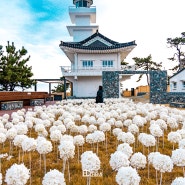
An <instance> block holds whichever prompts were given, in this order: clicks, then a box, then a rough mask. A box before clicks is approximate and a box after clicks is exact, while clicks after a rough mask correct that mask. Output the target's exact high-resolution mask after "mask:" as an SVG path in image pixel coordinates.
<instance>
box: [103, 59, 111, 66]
mask: <svg viewBox="0 0 185 185" xmlns="http://www.w3.org/2000/svg"><path fill="white" fill-rule="evenodd" d="M102 66H103V67H113V61H112V60H103V61H102Z"/></svg>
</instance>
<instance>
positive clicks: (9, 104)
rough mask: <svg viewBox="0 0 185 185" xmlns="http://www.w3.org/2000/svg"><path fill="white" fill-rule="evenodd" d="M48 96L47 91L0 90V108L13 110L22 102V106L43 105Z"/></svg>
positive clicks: (19, 106)
mask: <svg viewBox="0 0 185 185" xmlns="http://www.w3.org/2000/svg"><path fill="white" fill-rule="evenodd" d="M48 97H50V95H49V94H48V93H47V92H19V91H1V92H0V104H1V105H2V106H1V110H13V109H16V108H21V105H22V104H23V106H30V105H33V106H35V105H43V104H44V103H45V101H46V98H48ZM13 102H17V103H13Z"/></svg>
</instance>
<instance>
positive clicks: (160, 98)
mask: <svg viewBox="0 0 185 185" xmlns="http://www.w3.org/2000/svg"><path fill="white" fill-rule="evenodd" d="M120 74H133V75H134V74H147V71H103V73H102V84H103V89H104V97H105V98H119V75H120ZM149 74H150V103H153V104H170V103H171V102H179V103H185V93H181V92H173V93H172V92H166V91H167V71H149Z"/></svg>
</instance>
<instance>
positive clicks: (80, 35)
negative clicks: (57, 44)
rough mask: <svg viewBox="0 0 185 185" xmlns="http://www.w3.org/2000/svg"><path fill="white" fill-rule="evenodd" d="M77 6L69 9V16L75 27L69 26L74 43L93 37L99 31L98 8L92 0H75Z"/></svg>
mask: <svg viewBox="0 0 185 185" xmlns="http://www.w3.org/2000/svg"><path fill="white" fill-rule="evenodd" d="M73 4H74V5H75V6H70V7H69V16H70V19H71V23H72V24H73V25H70V26H67V29H68V32H69V35H70V36H71V37H73V41H74V42H78V41H81V40H83V39H86V38H87V37H89V36H91V35H92V34H94V33H95V32H96V30H98V26H97V25H95V23H96V7H95V6H91V5H92V4H93V1H92V0H73Z"/></svg>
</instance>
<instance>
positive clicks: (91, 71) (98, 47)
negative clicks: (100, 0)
mask: <svg viewBox="0 0 185 185" xmlns="http://www.w3.org/2000/svg"><path fill="white" fill-rule="evenodd" d="M73 4H74V5H75V6H72V7H69V15H70V18H71V22H72V23H73V25H72V26H67V29H68V31H69V34H70V36H72V37H73V42H63V41H61V43H60V48H61V49H62V51H63V52H64V53H65V54H66V56H67V57H68V58H69V60H70V62H71V65H70V66H61V70H62V76H63V77H65V79H66V80H68V81H70V82H72V95H73V96H75V97H95V96H96V92H97V90H98V87H99V85H102V71H106V70H108V71H118V70H122V66H121V61H123V60H124V59H125V58H126V57H127V55H128V54H129V53H130V52H131V51H132V49H133V48H134V47H135V46H136V44H135V41H132V42H127V43H119V42H115V41H113V40H111V39H109V38H107V37H105V36H104V35H102V34H101V33H99V32H98V26H97V25H94V23H96V7H94V6H91V5H92V4H93V1H92V0H73ZM129 77H130V76H129V75H125V76H122V77H121V78H120V79H121V80H125V79H128V78H129Z"/></svg>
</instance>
